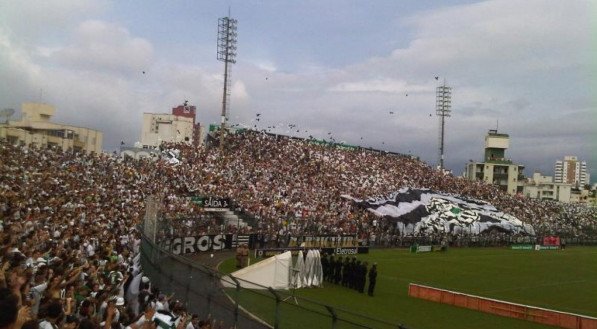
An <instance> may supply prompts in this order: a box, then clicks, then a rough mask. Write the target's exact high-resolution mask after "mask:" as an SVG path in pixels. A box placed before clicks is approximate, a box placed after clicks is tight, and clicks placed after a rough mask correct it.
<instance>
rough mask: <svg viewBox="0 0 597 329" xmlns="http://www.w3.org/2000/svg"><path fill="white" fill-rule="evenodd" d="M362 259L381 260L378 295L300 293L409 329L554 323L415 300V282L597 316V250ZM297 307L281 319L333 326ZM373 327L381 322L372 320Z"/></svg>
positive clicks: (336, 289) (338, 289)
mask: <svg viewBox="0 0 597 329" xmlns="http://www.w3.org/2000/svg"><path fill="white" fill-rule="evenodd" d="M357 259H359V260H361V261H367V262H369V264H372V263H373V262H377V264H378V280H377V287H376V290H375V296H374V297H369V296H367V295H366V294H360V293H358V292H356V291H354V290H351V289H348V288H345V287H342V286H338V285H334V284H330V283H325V286H324V287H323V288H315V289H313V288H311V289H298V290H296V295H297V296H299V297H304V298H306V299H308V300H314V301H318V302H321V303H324V304H328V305H331V306H333V307H335V308H338V309H344V310H347V311H351V312H356V313H361V314H364V315H366V316H368V317H371V318H373V319H380V320H384V321H385V322H391V323H401V324H404V325H405V326H406V327H407V328H411V329H432V328H443V329H445V328H455V329H456V328H496V329H497V328H553V327H549V326H544V325H540V324H535V323H532V322H527V321H523V320H517V319H509V318H504V317H500V316H495V315H491V314H486V313H481V312H478V311H473V310H468V309H464V308H458V307H454V306H450V305H445V304H440V303H434V302H429V301H425V300H419V299H415V298H411V297H409V296H408V284H409V283H418V284H423V285H429V286H432V287H436V288H441V289H448V290H453V291H458V292H462V293H467V294H472V295H477V296H481V297H488V298H494V299H499V300H503V301H508V302H513V303H520V304H526V305H530V306H537V307H543V308H548V309H553V310H557V311H562V312H570V313H576V314H581V315H588V316H593V317H597V247H571V246H569V247H568V248H567V249H566V250H542V251H534V250H510V249H507V248H451V249H449V250H448V251H447V252H432V253H418V254H413V253H410V252H409V251H408V250H405V249H373V250H371V252H370V253H369V254H366V255H358V256H357ZM232 265H233V264H232V260H229V261H226V262H225V263H224V264H223V266H222V268H221V269H222V270H223V271H228V272H230V271H231V270H232ZM249 295H250V294H245V298H242V300H241V304H244V305H243V307H245V308H246V309H248V310H250V311H251V312H253V313H255V314H256V315H258V316H260V317H262V318H264V319H266V320H267V321H268V322H270V319H271V317H272V316H271V308H270V307H263V304H267V302H264V301H257V300H255V299H254V298H253V297H249ZM243 302H244V303H243ZM299 304H300V305H301V307H302V308H303V309H302V310H296V312H295V311H293V310H291V308H292V307H290V305H288V307H286V308H284V309H283V311H284V312H282V315H281V316H282V317H283V318H284V319H283V320H282V321H281V322H282V323H287V324H289V323H293V324H294V323H297V321H298V322H301V321H302V323H303V324H304V325H307V326H308V327H322V328H331V326H330V325H329V324H328V323H327V322H328V321H327V319H326V318H325V317H323V316H321V315H315V314H314V313H313V312H308V311H307V309H309V308H310V306H309V305H308V304H309V303H308V302H307V301H302V300H301V299H299ZM260 313H266V314H262V315H260ZM296 313H298V314H296ZM311 313H313V314H311ZM339 316H340V317H342V316H343V315H342V314H339ZM322 321H325V323H323V322H322ZM358 322H361V323H363V321H362V320H361V321H358ZM365 323H367V321H365ZM318 324H319V325H318ZM371 326H372V327H375V324H374V322H373V321H372V322H371ZM281 327H283V328H284V327H291V326H289V325H286V326H281ZM299 327H303V326H299ZM339 327H342V326H339Z"/></svg>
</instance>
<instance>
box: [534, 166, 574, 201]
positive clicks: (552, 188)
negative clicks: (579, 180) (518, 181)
mask: <svg viewBox="0 0 597 329" xmlns="http://www.w3.org/2000/svg"><path fill="white" fill-rule="evenodd" d="M571 190H572V184H565V183H554V182H553V177H551V176H543V175H541V173H538V172H535V173H534V174H533V177H532V178H529V179H528V180H527V182H526V183H525V184H524V186H523V191H522V193H523V194H524V195H525V196H526V197H529V198H534V199H541V200H555V201H560V202H566V203H568V202H570V197H571Z"/></svg>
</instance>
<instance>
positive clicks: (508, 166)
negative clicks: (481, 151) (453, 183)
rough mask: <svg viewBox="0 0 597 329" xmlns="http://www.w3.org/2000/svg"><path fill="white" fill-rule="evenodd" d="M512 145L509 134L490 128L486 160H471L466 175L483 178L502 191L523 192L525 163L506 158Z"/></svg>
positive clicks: (473, 178)
mask: <svg viewBox="0 0 597 329" xmlns="http://www.w3.org/2000/svg"><path fill="white" fill-rule="evenodd" d="M509 146H510V137H509V136H508V134H500V133H498V132H497V130H490V131H489V132H488V133H487V135H486V136H485V160H484V162H474V161H471V162H469V163H468V164H467V166H466V174H465V177H466V178H468V179H470V180H481V181H484V182H486V183H488V184H493V185H496V186H497V187H498V188H499V189H501V190H502V191H504V192H506V193H508V194H511V195H514V194H516V193H519V192H522V186H521V183H522V182H521V180H522V179H523V177H524V176H523V175H522V171H523V170H524V166H523V165H518V164H514V163H512V160H510V159H506V157H505V153H506V150H507V149H508V147H509Z"/></svg>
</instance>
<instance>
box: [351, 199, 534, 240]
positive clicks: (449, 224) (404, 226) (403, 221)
mask: <svg viewBox="0 0 597 329" xmlns="http://www.w3.org/2000/svg"><path fill="white" fill-rule="evenodd" d="M343 197H344V198H346V199H350V200H353V201H354V202H356V203H357V204H358V205H359V206H361V207H364V208H366V209H368V210H369V211H371V212H372V213H374V214H376V215H377V216H380V217H384V218H386V219H388V220H390V221H392V222H393V223H395V225H396V228H397V229H398V230H399V231H400V232H401V233H402V234H404V235H409V234H432V233H451V234H460V233H468V234H473V235H476V234H482V233H484V232H488V231H500V232H506V233H517V234H527V235H534V234H535V231H534V229H533V227H532V226H531V225H529V224H525V223H523V222H522V221H521V220H519V219H518V218H516V217H514V216H512V215H510V214H506V213H504V212H502V211H500V210H498V209H497V208H495V207H494V206H493V205H491V204H489V203H487V202H484V201H480V200H476V199H470V198H465V197H462V196H457V195H449V194H442V193H437V192H434V191H432V190H429V189H411V188H403V189H400V190H399V191H398V192H394V193H392V194H390V195H388V196H387V197H385V198H371V199H367V200H360V199H356V198H353V197H351V196H349V195H343Z"/></svg>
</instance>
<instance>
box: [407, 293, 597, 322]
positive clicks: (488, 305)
mask: <svg viewBox="0 0 597 329" xmlns="http://www.w3.org/2000/svg"><path fill="white" fill-rule="evenodd" d="M408 295H409V296H411V297H415V298H420V299H424V300H429V301H433V302H437V303H443V304H448V305H453V306H458V307H464V308H468V309H472V310H476V311H480V312H485V313H490V314H495V315H500V316H504V317H509V318H516V319H521V320H527V321H532V322H537V323H541V324H546V325H550V326H557V327H561V328H567V329H597V318H593V317H589V316H584V315H578V314H573V313H565V312H559V311H554V310H549V309H544V308H539V307H534V306H528V305H522V304H515V303H509V302H505V301H501V300H496V299H490V298H484V297H479V296H474V295H468V294H463V293H459V292H454V291H449V290H444V289H438V288H433V287H429V286H423V285H418V284H413V283H411V284H410V285H409V287H408Z"/></svg>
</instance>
